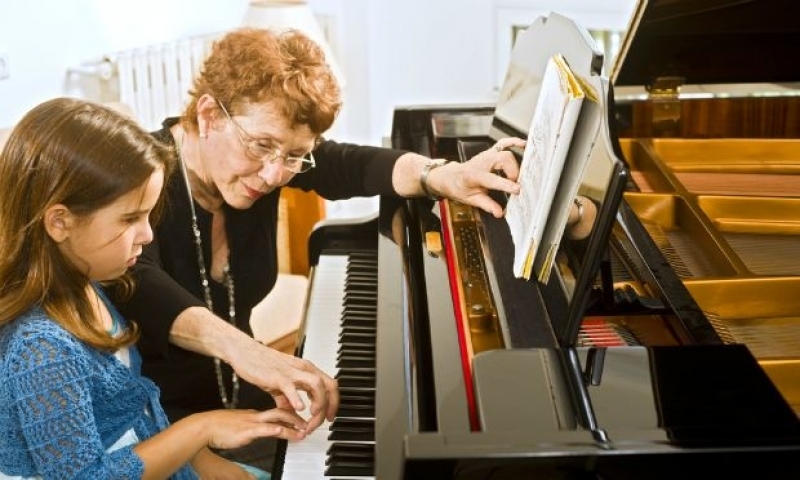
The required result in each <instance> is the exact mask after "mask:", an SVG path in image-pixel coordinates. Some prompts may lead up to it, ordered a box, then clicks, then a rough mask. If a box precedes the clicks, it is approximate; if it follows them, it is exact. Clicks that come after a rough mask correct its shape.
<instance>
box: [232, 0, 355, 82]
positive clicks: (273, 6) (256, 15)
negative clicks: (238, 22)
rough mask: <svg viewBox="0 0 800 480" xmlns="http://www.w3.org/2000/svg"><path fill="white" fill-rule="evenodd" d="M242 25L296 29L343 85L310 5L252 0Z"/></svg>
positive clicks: (297, 0)
mask: <svg viewBox="0 0 800 480" xmlns="http://www.w3.org/2000/svg"><path fill="white" fill-rule="evenodd" d="M244 25H245V26H248V27H258V28H268V29H270V30H273V31H276V32H281V31H286V30H290V29H294V30H299V31H301V32H303V33H304V34H306V35H307V36H308V37H309V38H310V39H311V40H313V41H315V42H316V43H317V44H318V45H319V46H320V47H321V48H322V51H323V53H324V54H325V60H326V61H327V62H328V65H330V67H331V71H332V72H333V75H334V76H335V77H336V80H337V81H338V82H339V87H340V88H344V86H345V77H344V72H343V71H342V68H341V66H339V62H337V61H336V56H335V55H334V54H333V50H332V49H331V46H330V45H329V44H328V41H327V40H326V39H325V33H324V32H323V31H322V27H320V25H319V22H318V21H317V19H316V17H315V16H314V12H312V11H311V7H309V6H308V4H307V3H306V2H305V1H302V0H282V1H281V0H262V1H252V2H250V4H249V6H248V7H247V11H246V12H245V16H244Z"/></svg>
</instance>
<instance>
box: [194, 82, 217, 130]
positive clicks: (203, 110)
mask: <svg viewBox="0 0 800 480" xmlns="http://www.w3.org/2000/svg"><path fill="white" fill-rule="evenodd" d="M218 112H219V105H218V104H217V101H216V100H215V99H214V97H212V96H211V95H209V94H207V93H205V94H203V95H201V96H200V98H199V99H198V100H197V128H198V130H199V134H200V137H201V138H205V137H206V136H208V132H209V130H211V129H213V128H214V121H215V120H216V119H217V117H218Z"/></svg>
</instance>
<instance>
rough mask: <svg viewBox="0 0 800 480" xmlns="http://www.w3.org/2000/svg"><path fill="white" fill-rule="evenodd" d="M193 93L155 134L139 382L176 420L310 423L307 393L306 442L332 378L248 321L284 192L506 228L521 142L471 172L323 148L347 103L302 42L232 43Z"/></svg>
mask: <svg viewBox="0 0 800 480" xmlns="http://www.w3.org/2000/svg"><path fill="white" fill-rule="evenodd" d="M190 93H191V100H190V102H189V103H188V105H187V107H186V109H185V111H184V113H183V115H182V116H181V117H179V118H168V119H166V120H165V121H164V123H163V128H162V129H161V130H159V131H157V132H154V135H155V136H157V137H158V138H159V139H161V140H163V141H166V142H167V143H169V144H172V145H174V146H175V148H176V150H177V152H178V154H179V156H180V168H179V172H178V174H177V175H175V176H174V177H173V179H172V181H171V182H170V184H169V185H168V186H167V192H168V201H167V203H166V206H167V207H166V211H165V213H164V218H163V221H162V222H161V223H160V224H159V225H158V226H157V229H156V232H155V240H154V241H153V243H152V244H151V245H148V246H147V247H145V250H144V253H143V255H142V258H141V261H140V262H139V263H138V264H137V266H136V273H137V275H138V288H137V290H136V291H135V294H134V296H133V297H132V298H130V299H128V300H126V301H124V302H120V304H119V307H120V309H121V310H122V311H123V312H124V313H125V314H126V315H127V316H129V317H130V318H132V319H135V320H136V321H137V322H138V323H139V325H141V328H142V334H143V335H142V339H141V341H140V344H139V347H140V350H141V352H142V355H143V358H144V366H143V371H144V373H145V374H146V375H147V376H149V377H151V378H152V379H153V380H154V381H155V382H156V383H157V384H158V385H159V387H160V388H161V391H162V402H163V404H164V407H165V410H166V411H167V413H168V415H169V416H170V418H171V420H173V421H175V420H178V419H180V418H183V417H185V416H187V415H189V414H192V413H194V412H199V411H204V410H210V409H214V408H219V407H236V408H257V409H265V408H269V407H270V406H271V405H273V400H274V401H275V402H276V403H277V405H278V406H280V407H284V408H292V409H295V410H301V409H303V408H304V403H303V399H302V398H301V396H300V395H299V392H300V391H303V392H305V393H306V394H307V395H308V398H307V401H309V402H310V412H311V415H310V418H309V419H308V429H307V433H310V432H311V431H313V430H314V429H315V428H317V427H318V426H319V425H320V424H321V423H322V422H323V421H324V420H325V419H326V418H327V419H332V417H333V415H334V414H335V413H336V410H337V408H338V405H339V394H338V390H337V385H336V382H335V381H334V380H333V379H332V378H331V377H330V376H329V375H328V374H329V373H332V372H322V371H320V370H319V369H318V368H317V367H316V366H314V365H313V364H311V363H310V362H309V361H307V360H303V359H299V358H295V357H292V356H290V355H286V354H283V353H280V352H278V351H274V350H272V349H270V348H268V347H266V346H264V345H261V344H260V343H258V342H256V341H255V340H254V339H253V338H252V332H251V330H250V312H251V309H252V308H253V307H254V306H255V305H256V304H258V303H259V302H260V301H261V300H262V299H263V298H264V297H265V296H266V295H267V293H269V291H270V290H271V289H272V288H273V286H274V285H275V282H276V278H277V274H278V267H277V250H276V229H277V225H278V199H279V195H280V191H281V188H284V187H290V188H300V189H303V190H309V191H311V190H313V191H315V192H317V193H318V194H320V195H321V196H322V197H324V198H327V199H343V198H350V197H355V196H372V195H394V196H404V197H413V196H423V195H436V196H444V197H449V198H452V199H455V200H458V201H460V202H462V203H465V204H469V205H473V206H475V207H478V208H482V209H484V210H486V211H489V212H491V213H493V214H494V215H495V216H498V217H499V216H501V215H502V208H501V206H500V205H498V204H497V203H495V202H494V201H493V200H492V199H491V198H490V197H489V195H488V190H490V189H496V190H501V191H504V192H507V193H517V192H518V188H519V187H518V185H517V184H516V183H515V182H514V180H516V178H517V173H518V170H517V164H516V162H515V160H514V158H513V156H512V155H511V153H509V152H505V151H503V148H505V147H507V146H512V145H513V146H523V145H524V141H522V140H519V139H511V138H510V139H507V140H503V141H502V142H501V143H500V144H499V145H497V148H493V149H490V150H488V151H486V152H483V153H481V154H480V155H477V156H476V157H475V158H473V159H471V160H470V161H468V162H465V163H463V164H462V163H456V162H453V163H448V164H445V165H442V164H441V162H436V161H433V160H432V159H429V158H426V157H423V156H420V155H418V154H414V153H410V152H403V151H398V150H391V149H384V148H377V147H370V146H357V145H351V144H344V143H336V142H333V141H329V140H324V139H323V138H322V134H323V133H324V132H325V131H326V130H327V129H328V128H330V126H331V125H332V123H333V121H334V119H335V118H336V115H337V113H338V112H339V109H340V106H341V99H340V92H339V88H338V86H337V84H336V81H335V79H334V77H333V75H332V73H331V71H330V69H329V67H328V65H327V64H326V63H325V60H324V57H323V54H322V52H321V50H320V49H319V48H318V47H317V46H316V44H314V43H313V42H312V41H310V40H309V39H308V38H307V37H306V36H304V35H303V34H300V33H298V32H289V33H285V34H282V35H276V34H274V33H271V32H269V31H266V30H258V29H240V30H236V31H233V32H231V33H229V34H227V35H225V36H224V37H223V38H221V39H220V40H218V41H217V42H216V43H215V44H214V46H213V49H212V51H211V53H210V56H209V57H208V58H207V60H206V61H205V63H204V65H203V67H202V69H201V72H200V74H199V76H198V77H197V78H196V79H195V81H194V84H193V86H192V89H191V91H190ZM498 170H501V171H503V172H504V173H505V177H506V178H503V176H500V175H496V174H495V173H493V172H495V171H498ZM331 341H334V340H333V339H331ZM254 445H256V444H254ZM269 452H270V447H269V446H268V445H267V446H264V445H259V446H257V447H256V448H251V451H250V452H249V453H248V452H241V451H236V452H221V453H222V454H224V455H227V456H229V457H230V458H233V459H235V460H238V461H241V462H243V463H249V464H252V465H256V466H258V467H260V468H261V469H263V470H268V471H269V470H270V469H271V461H272V460H271V459H270V458H269Z"/></svg>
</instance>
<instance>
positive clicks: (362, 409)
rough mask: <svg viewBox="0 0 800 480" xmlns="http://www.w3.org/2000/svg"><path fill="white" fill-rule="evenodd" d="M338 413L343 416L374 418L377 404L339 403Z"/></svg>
mask: <svg viewBox="0 0 800 480" xmlns="http://www.w3.org/2000/svg"><path fill="white" fill-rule="evenodd" d="M336 414H337V415H341V416H342V418H351V419H352V418H365V419H374V418H375V405H339V410H338V411H337V412H336ZM373 421H374V420H373Z"/></svg>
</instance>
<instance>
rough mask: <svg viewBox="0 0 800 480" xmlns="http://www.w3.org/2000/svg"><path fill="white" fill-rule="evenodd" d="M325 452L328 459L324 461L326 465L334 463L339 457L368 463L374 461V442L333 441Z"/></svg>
mask: <svg viewBox="0 0 800 480" xmlns="http://www.w3.org/2000/svg"><path fill="white" fill-rule="evenodd" d="M326 453H327V455H328V459H327V460H326V461H325V464H326V465H330V464H331V463H335V462H336V461H337V460H340V459H341V460H344V461H354V462H363V463H364V464H368V463H370V462H374V461H375V444H374V443H346V442H333V443H331V445H330V446H329V447H328V450H327V451H326Z"/></svg>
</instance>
